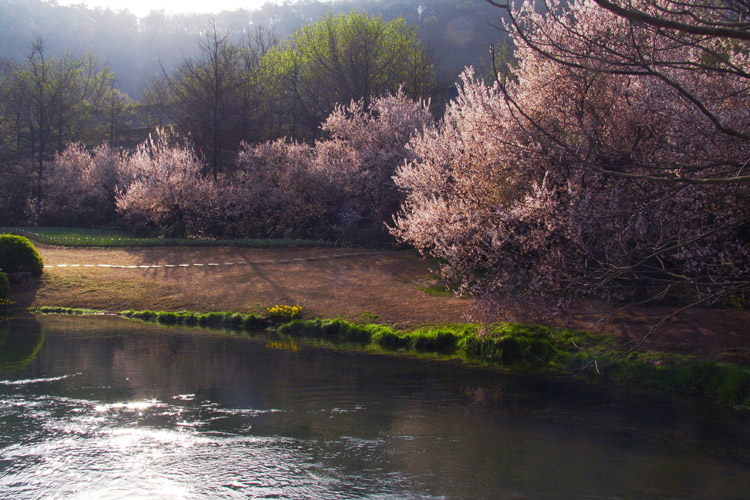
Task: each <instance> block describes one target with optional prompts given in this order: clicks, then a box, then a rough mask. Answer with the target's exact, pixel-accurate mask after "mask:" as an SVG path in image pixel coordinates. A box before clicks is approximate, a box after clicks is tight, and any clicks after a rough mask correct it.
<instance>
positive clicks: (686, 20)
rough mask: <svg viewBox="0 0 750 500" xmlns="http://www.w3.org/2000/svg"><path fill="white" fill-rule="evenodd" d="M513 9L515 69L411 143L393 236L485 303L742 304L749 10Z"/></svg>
mask: <svg viewBox="0 0 750 500" xmlns="http://www.w3.org/2000/svg"><path fill="white" fill-rule="evenodd" d="M603 3H604V4H606V5H605V6H604V7H602V6H600V4H603ZM743 5H744V7H743ZM506 7H507V9H508V15H509V21H508V25H507V26H508V29H509V31H510V32H511V36H512V37H513V40H514V42H515V44H516V46H517V51H516V57H517V58H518V60H519V61H520V63H519V66H518V68H517V69H515V70H514V75H513V78H498V79H497V81H495V82H494V83H493V84H492V85H486V84H484V83H482V82H480V81H478V80H477V79H476V78H475V77H474V76H473V74H472V72H471V71H469V72H467V73H466V74H465V75H464V77H463V85H462V87H461V89H460V92H459V96H458V98H457V99H456V100H455V101H454V102H453V103H451V104H450V105H449V106H448V110H447V111H446V116H445V119H444V122H443V123H442V124H441V125H440V126H439V128H438V129H436V130H428V131H426V132H425V133H423V134H422V135H421V136H419V137H418V138H416V139H415V140H414V141H412V144H411V147H412V149H413V151H414V153H415V154H416V156H417V159H416V160H415V161H413V162H411V163H409V164H408V165H406V166H404V167H402V168H400V169H399V170H398V172H397V176H396V183H397V184H398V185H399V186H400V187H401V188H402V189H404V190H405V192H406V195H407V198H406V202H405V203H404V205H403V211H402V213H401V214H400V215H399V217H398V218H397V220H396V222H395V225H394V227H393V229H392V230H393V232H394V234H395V235H396V236H397V237H399V238H400V239H401V240H403V241H406V242H409V243H412V244H414V245H415V246H417V247H418V248H420V249H422V250H425V251H429V252H431V253H433V254H435V255H437V256H440V257H442V258H444V259H445V261H446V265H445V266H444V268H443V272H444V273H445V275H446V276H448V277H450V278H452V279H453V280H454V281H455V282H456V283H458V284H459V285H460V286H461V287H462V289H463V290H464V291H470V292H472V293H477V294H480V295H483V296H486V297H493V298H496V297H500V296H505V297H507V296H509V295H514V296H515V298H518V296H519V295H518V294H528V293H531V294H533V295H535V296H536V297H539V296H540V295H541V296H544V295H549V294H552V295H555V296H558V297H561V296H565V297H570V296H591V295H594V296H599V297H606V298H615V299H627V300H646V299H655V298H657V299H663V298H666V297H670V298H678V299H679V300H681V301H683V302H685V301H687V303H689V304H696V303H701V302H709V301H717V300H720V299H725V298H726V297H728V296H741V295H742V294H743V293H747V290H748V287H749V286H750V279H749V278H748V276H750V274H749V271H750V240H748V236H747V235H748V234H750V215H748V208H749V207H750V189H749V186H750V183H749V181H750V176H748V173H747V168H748V162H749V161H750V106H748V103H750V59H749V57H748V55H749V54H750V45H748V41H747V36H746V34H747V29H748V28H747V22H746V19H747V16H746V14H747V5H746V4H743V3H739V2H727V3H712V2H708V3H705V2H701V3H696V2H692V1H688V2H687V3H685V2H680V3H678V2H672V1H670V0H631V1H623V2H611V3H610V2H607V1H606V0H578V1H574V2H570V3H569V5H567V6H566V5H564V4H563V3H561V2H557V1H550V2H547V4H546V9H545V12H544V13H540V12H537V11H536V10H534V8H533V6H532V5H531V4H528V3H526V4H524V5H522V6H521V7H520V8H515V7H513V6H506ZM617 7H622V8H624V9H626V10H627V12H626V13H625V14H622V13H621V12H619V11H618V10H617ZM743 9H744V11H743ZM638 12H640V13H641V14H643V15H644V16H646V18H643V16H639V15H636V13H638ZM742 12H744V14H742ZM686 26H688V27H686ZM689 26H697V28H695V29H692V28H689ZM708 28H711V30H713V29H714V28H715V29H716V30H717V31H711V30H708ZM727 31H728V32H727Z"/></svg>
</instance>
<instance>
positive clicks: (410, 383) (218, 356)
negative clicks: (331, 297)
mask: <svg viewBox="0 0 750 500" xmlns="http://www.w3.org/2000/svg"><path fill="white" fill-rule="evenodd" d="M749 496H750V417H748V415H746V414H742V413H738V412H735V411H733V410H730V409H724V408H720V407H716V406H714V405H712V404H708V403H706V402H705V401H700V400H693V399H688V398H675V397H671V396H666V395H663V394H648V393H643V392H633V391H627V390H625V389H622V388H618V387H615V386H613V385H611V384H607V385H604V384H602V385H593V384H589V383H583V382H580V381H573V380H570V379H568V378H541V377H517V376H508V375H505V374H502V373H500V372H498V371H497V370H493V369H489V368H477V367H468V366H464V365H461V364H460V363H458V362H456V361H435V360H431V361H430V360H425V359H418V358H414V357H406V356H400V357H395V356H383V355H379V354H377V353H374V352H361V351H354V350H348V349H346V348H343V347H341V346H339V347H337V348H334V347H331V346H328V347H326V346H314V345H312V344H306V343H304V342H302V341H293V340H292V339H283V338H278V337H273V336H268V335H265V334H258V335H255V336H253V335H237V334H229V333H221V332H212V331H208V330H201V329H189V328H166V327H160V326H158V325H149V324H144V323H140V322H133V321H128V320H123V319H119V318H107V317H86V318H74V317H63V316H25V317H18V318H12V319H9V320H5V321H3V322H2V323H0V498H2V499H13V500H21V499H42V498H45V499H46V498H53V499H54V498H102V499H119V498H122V499H125V498H127V499H133V498H135V499H137V498H165V499H192V498H211V499H214V498H243V499H244V498H306V499H307V498H324V499H337V498H466V499H476V498H500V499H503V498H550V499H553V498H554V499H564V498H587V499H588V498H618V499H621V498H702V499H703V498H748V497H749Z"/></svg>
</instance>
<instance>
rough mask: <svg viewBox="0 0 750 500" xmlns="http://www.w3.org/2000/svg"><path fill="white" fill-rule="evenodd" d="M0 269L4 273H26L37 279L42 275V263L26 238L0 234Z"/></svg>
mask: <svg viewBox="0 0 750 500" xmlns="http://www.w3.org/2000/svg"><path fill="white" fill-rule="evenodd" d="M0 269H2V270H3V271H4V272H6V273H19V272H27V273H31V275H32V276H36V277H39V276H41V275H42V270H43V269H44V262H42V257H41V255H39V252H37V251H36V248H34V245H32V244H31V242H30V241H29V240H28V238H25V237H23V236H16V235H15V234H0Z"/></svg>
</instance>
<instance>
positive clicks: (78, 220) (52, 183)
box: [40, 143, 123, 227]
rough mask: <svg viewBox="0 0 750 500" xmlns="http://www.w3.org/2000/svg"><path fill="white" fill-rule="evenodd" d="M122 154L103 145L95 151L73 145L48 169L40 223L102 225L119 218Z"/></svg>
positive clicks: (79, 145) (60, 153)
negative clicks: (117, 195)
mask: <svg viewBox="0 0 750 500" xmlns="http://www.w3.org/2000/svg"><path fill="white" fill-rule="evenodd" d="M122 159H123V154H122V152H120V151H119V150H117V149H114V148H110V147H109V146H108V145H106V144H103V145H101V146H99V147H97V148H96V149H94V150H93V151H89V150H87V149H86V147H85V145H83V144H82V143H71V144H69V145H68V146H67V147H66V148H65V149H64V150H63V151H61V152H59V153H57V154H56V155H55V157H54V159H53V161H51V162H49V165H48V166H47V171H48V174H49V175H48V177H47V178H46V179H45V192H46V193H47V197H46V199H45V200H44V203H43V204H42V205H41V213H40V222H41V223H43V224H50V225H80V226H89V227H93V226H103V225H106V224H111V223H112V222H113V221H114V220H115V218H116V212H115V187H116V185H117V181H118V179H117V169H118V165H119V164H120V162H121V161H122Z"/></svg>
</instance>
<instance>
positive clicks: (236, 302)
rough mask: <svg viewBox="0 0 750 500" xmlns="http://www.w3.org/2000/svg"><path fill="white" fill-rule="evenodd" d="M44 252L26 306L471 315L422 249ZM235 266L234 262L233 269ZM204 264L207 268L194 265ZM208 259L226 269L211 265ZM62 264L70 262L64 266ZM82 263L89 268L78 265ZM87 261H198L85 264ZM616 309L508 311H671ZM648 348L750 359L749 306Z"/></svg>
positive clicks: (18, 290)
mask: <svg viewBox="0 0 750 500" xmlns="http://www.w3.org/2000/svg"><path fill="white" fill-rule="evenodd" d="M38 250H39V252H40V253H41V255H42V258H43V259H44V263H45V265H50V266H54V267H50V268H46V269H45V270H44V271H45V272H44V274H43V276H42V278H41V280H39V281H32V282H29V283H27V284H24V285H16V286H15V287H14V289H13V292H12V298H13V299H14V300H15V301H16V302H17V303H18V304H19V305H21V306H25V307H31V306H37V307H38V306H65V307H82V308H91V309H101V310H106V311H122V310H125V309H154V310H172V311H177V310H182V309H185V310H194V311H237V312H263V311H264V309H265V308H266V307H269V306H272V305H275V304H289V305H293V304H299V305H300V306H302V308H303V316H305V317H328V318H331V317H345V318H349V319H353V320H361V321H377V322H380V323H386V324H392V325H396V326H402V327H409V326H418V325H426V324H438V323H455V322H463V321H467V319H468V315H469V312H470V308H471V301H470V300H467V299H459V298H455V297H440V296H433V295H429V294H427V293H425V292H424V291H422V290H421V289H420V288H421V287H424V286H425V285H429V284H432V283H435V282H436V280H435V277H434V276H433V275H431V274H430V269H431V268H435V267H436V264H435V262H434V261H430V260H424V259H421V258H420V257H419V256H417V255H416V254H415V253H413V252H371V253H369V254H368V255H349V256H344V257H339V258H334V259H325V258H324V259H319V258H320V257H324V256H327V255H332V254H335V255H339V254H359V253H362V252H363V251H361V250H345V249H331V248H313V249H273V250H266V249H246V248H228V247H220V248H188V247H167V248H123V249H103V248H96V249H91V248H88V249H87V248H83V249H78V248H75V249H73V248H63V247H54V246H47V245H38ZM295 259H298V260H295ZM308 259H312V260H308ZM316 259H319V260H316ZM278 261H288V262H278ZM227 262H232V263H234V264H233V265H225V263H227ZM258 262H262V263H258ZM196 263H197V264H204V265H203V266H194V265H193V264H196ZM209 263H217V264H221V265H218V266H209V265H208V264H209ZM240 263H243V264H240ZM58 264H68V266H69V267H57V265H58ZM75 264H78V265H79V266H81V267H70V266H71V265H75ZM86 264H89V265H92V264H93V265H97V264H111V265H124V266H128V265H130V266H138V265H154V264H157V265H165V264H170V265H175V266H178V265H179V264H190V266H189V267H170V268H159V269H142V268H140V269H139V268H136V269H120V268H106V267H82V266H84V265H86ZM610 310H611V308H609V307H608V306H606V305H603V304H597V303H593V302H586V303H581V304H578V305H576V306H574V307H573V308H572V310H571V311H569V314H568V315H567V316H566V318H565V321H564V322H563V321H562V320H561V319H558V318H551V319H550V318H547V319H539V318H534V317H529V316H528V314H525V313H524V309H523V306H522V305H521V306H519V307H518V308H517V310H516V311H515V312H514V313H510V312H508V313H506V314H505V315H504V317H505V318H506V319H507V320H511V321H524V322H529V323H542V324H552V325H564V326H569V327H574V328H580V329H585V330H590V331H595V332H601V333H607V334H612V335H616V336H618V337H620V338H622V339H623V340H634V339H638V338H640V337H641V336H642V335H643V334H645V333H646V332H647V331H648V330H649V328H650V327H651V326H652V325H653V324H655V323H656V322H657V321H658V320H659V319H661V318H662V317H664V316H665V315H667V314H669V312H670V311H669V309H665V308H656V307H652V308H631V309H627V310H625V311H622V312H620V313H618V314H615V315H613V316H612V317H608V318H607V320H606V321H602V318H604V317H605V315H606V314H607V312H609V311H610ZM645 345H646V346H647V347H650V348H652V349H655V350H668V351H675V352H684V353H693V354H699V355H701V356H704V357H707V358H712V359H724V360H731V361H750V311H728V310H710V309H694V310H690V311H687V312H685V313H683V314H681V315H680V316H679V317H678V318H674V319H672V320H670V321H669V323H668V324H667V325H665V327H663V328H662V329H660V330H659V331H658V332H657V333H655V334H654V335H653V336H652V337H651V338H649V339H648V340H647V342H646V344H645Z"/></svg>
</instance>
